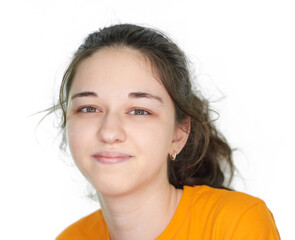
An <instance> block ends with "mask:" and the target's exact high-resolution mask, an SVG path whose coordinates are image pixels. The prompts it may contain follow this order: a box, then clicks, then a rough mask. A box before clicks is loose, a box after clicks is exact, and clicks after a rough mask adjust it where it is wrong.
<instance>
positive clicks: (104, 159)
mask: <svg viewBox="0 0 295 240" xmlns="http://www.w3.org/2000/svg"><path fill="white" fill-rule="evenodd" d="M93 157H94V158H95V159H96V160H97V161H98V162H100V163H102V164H117V163H121V162H125V161H127V160H128V159H130V158H131V156H124V157H105V156H93Z"/></svg>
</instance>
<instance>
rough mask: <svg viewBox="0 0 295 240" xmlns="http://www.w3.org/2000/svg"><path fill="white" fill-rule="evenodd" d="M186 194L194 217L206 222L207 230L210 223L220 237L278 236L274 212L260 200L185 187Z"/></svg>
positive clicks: (234, 192)
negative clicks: (223, 235)
mask: <svg viewBox="0 0 295 240" xmlns="http://www.w3.org/2000/svg"><path fill="white" fill-rule="evenodd" d="M184 190H186V191H188V192H190V194H191V199H192V203H191V209H192V212H195V217H196V218H197V219H199V220H200V219H206V222H205V221H204V223H203V224H204V226H208V222H210V223H211V225H210V226H211V227H212V229H215V231H218V235H222V234H226V235H227V236H229V235H230V236H232V238H231V239H243V238H240V237H241V236H244V237H245V239H247V238H248V239H249V238H251V237H254V238H255V237H257V236H261V237H262V236H263V237H264V236H269V234H271V235H272V236H277V237H278V236H279V234H278V230H277V228H276V225H275V221H274V218H273V215H272V213H271V211H270V210H269V209H268V207H267V206H266V204H265V202H264V201H263V200H262V199H260V198H258V197H254V196H251V195H249V194H246V193H243V192H238V191H230V190H225V189H216V188H212V187H208V186H204V185H202V186H195V187H187V186H186V187H185V188H184ZM201 221H202V220H201ZM234 236H235V237H234ZM236 236H239V237H236ZM267 239H279V238H267Z"/></svg>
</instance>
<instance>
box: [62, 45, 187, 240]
mask: <svg viewBox="0 0 295 240" xmlns="http://www.w3.org/2000/svg"><path fill="white" fill-rule="evenodd" d="M82 91H93V92H95V93H97V95H98V97H94V96H87V97H78V98H75V99H74V100H73V101H71V102H69V107H68V116H67V126H66V134H67V141H68V145H69V149H70V152H71V155H72V157H73V159H74V161H75V163H76V165H77V167H78V168H79V169H80V171H81V172H82V174H83V175H84V176H85V178H87V179H88V180H89V181H90V183H91V184H92V185H93V186H94V187H95V189H96V190H97V194H98V198H99V201H100V205H101V209H102V212H103V215H104V218H105V220H106V223H107V226H108V229H109V232H110V237H111V239H112V240H124V239H128V240H132V239H142V240H145V239H155V238H156V237H157V236H159V235H160V234H161V233H162V232H163V231H164V230H165V228H166V227H167V226H168V224H169V222H170V221H171V219H172V217H173V215H174V213H175V211H176V209H177V206H178V204H179V201H180V199H181V196H182V190H179V189H175V188H174V186H172V185H171V184H169V181H168V176H167V156H168V153H170V154H173V153H174V152H176V153H179V152H180V151H181V150H182V148H183V147H184V145H185V143H186V141H187V138H188V132H189V127H190V126H189V125H188V124H189V121H188V124H187V125H186V131H184V130H183V128H180V127H179V126H176V125H175V109H174V105H173V102H172V100H171V98H170V96H169V95H168V93H167V91H166V89H165V88H164V87H163V86H162V84H161V82H160V81H159V80H158V79H157V76H155V74H154V73H153V71H152V67H151V64H150V62H149V60H148V59H146V58H145V57H143V55H142V54H140V53H139V52H138V51H136V50H133V49H130V48H122V47H121V48H104V49H101V50H100V51H98V52H96V53H95V54H94V55H92V56H91V57H89V58H87V59H86V60H84V61H83V62H82V63H81V64H80V65H79V67H78V70H77V73H76V75H75V78H74V82H73V85H72V87H71V90H70V98H69V99H71V96H73V95H74V94H76V93H78V92H82ZM139 91H140V92H148V93H151V94H153V95H156V96H158V97H160V98H161V99H162V103H161V102H159V101H157V100H152V99H148V98H129V97H128V93H129V92H139ZM82 107H84V109H82V111H80V112H79V109H81V108H82ZM87 107H90V108H87ZM134 109H142V110H144V111H139V112H137V111H134ZM145 111H146V112H145ZM100 151H118V152H123V153H125V154H128V155H131V156H132V157H131V158H130V159H128V160H127V161H124V162H121V163H118V164H110V165H106V164H101V163H99V162H98V161H97V160H95V159H94V158H93V157H92V155H93V154H95V153H97V152H100Z"/></svg>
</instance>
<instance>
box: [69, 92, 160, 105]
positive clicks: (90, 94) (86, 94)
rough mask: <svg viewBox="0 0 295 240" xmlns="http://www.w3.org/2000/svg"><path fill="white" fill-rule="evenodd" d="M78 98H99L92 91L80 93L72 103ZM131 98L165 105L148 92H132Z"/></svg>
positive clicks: (75, 95) (74, 96)
mask: <svg viewBox="0 0 295 240" xmlns="http://www.w3.org/2000/svg"><path fill="white" fill-rule="evenodd" d="M78 97H98V95H97V94H96V93H95V92H90V91H86V92H80V93H76V94H74V95H73V96H72V97H71V101H72V100H73V99H75V98H78ZM128 97H129V98H134V99H140V98H147V99H151V100H157V101H159V102H160V103H163V100H162V98H160V97H159V96H156V95H153V94H150V93H147V92H130V93H129V94H128Z"/></svg>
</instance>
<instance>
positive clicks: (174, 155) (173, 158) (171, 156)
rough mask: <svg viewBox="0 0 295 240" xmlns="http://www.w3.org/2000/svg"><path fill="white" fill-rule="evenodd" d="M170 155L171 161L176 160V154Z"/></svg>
mask: <svg viewBox="0 0 295 240" xmlns="http://www.w3.org/2000/svg"><path fill="white" fill-rule="evenodd" d="M169 155H170V159H171V160H175V158H176V152H175V153H174V154H173V155H171V154H169Z"/></svg>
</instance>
